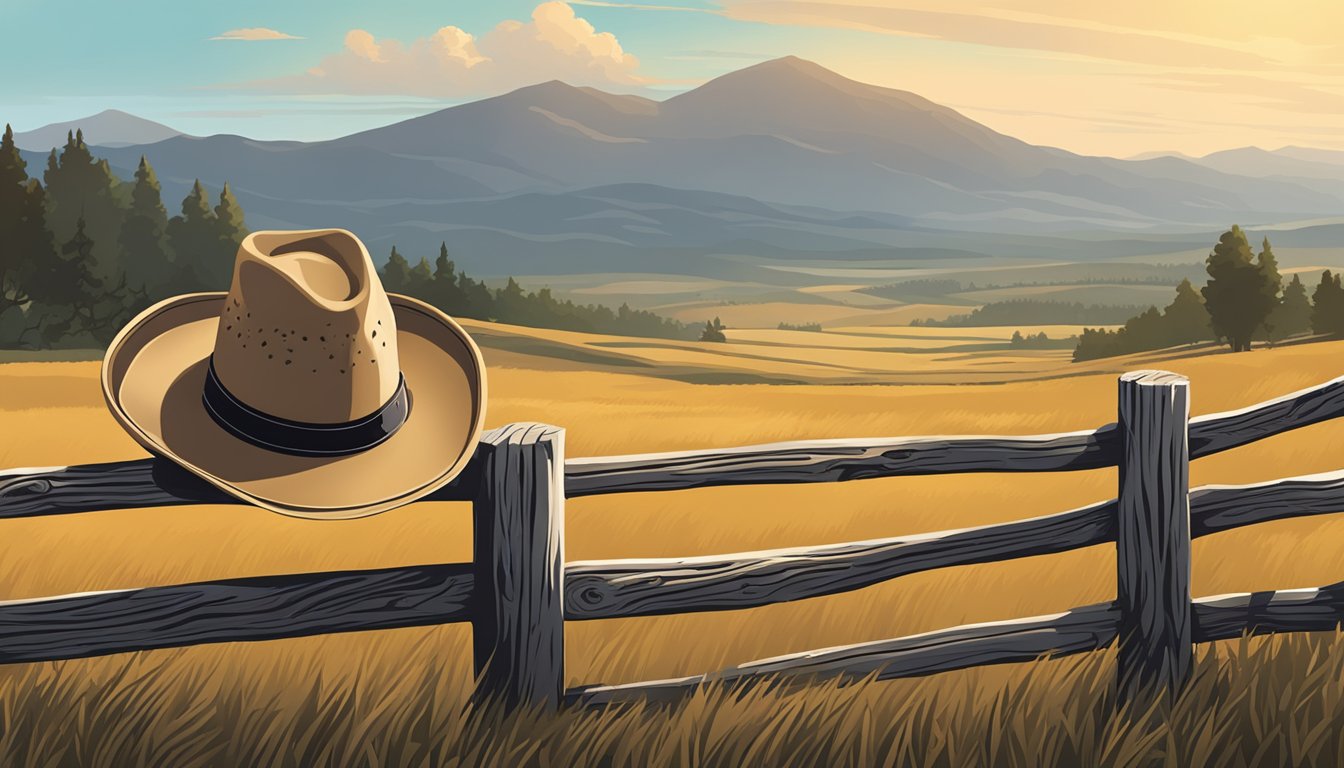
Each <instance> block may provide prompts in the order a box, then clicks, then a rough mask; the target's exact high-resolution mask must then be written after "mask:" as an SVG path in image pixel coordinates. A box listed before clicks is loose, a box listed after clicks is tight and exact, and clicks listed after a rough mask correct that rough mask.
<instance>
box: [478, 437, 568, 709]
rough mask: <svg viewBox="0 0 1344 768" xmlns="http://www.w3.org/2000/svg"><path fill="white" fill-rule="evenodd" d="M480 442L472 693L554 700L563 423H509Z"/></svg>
mask: <svg viewBox="0 0 1344 768" xmlns="http://www.w3.org/2000/svg"><path fill="white" fill-rule="evenodd" d="M481 445H482V450H481V452H480V453H479V455H478V458H479V460H480V469H479V471H480V479H479V488H478V491H477V496H476V499H475V500H474V502H473V504H472V509H473V516H474V520H475V526H474V527H475V535H474V549H475V555H474V558H473V559H474V561H475V573H476V585H477V588H478V592H477V596H478V600H477V603H476V609H475V611H474V615H473V630H474V632H473V646H474V657H475V666H476V674H477V684H476V700H477V701H478V702H485V703H490V704H498V705H502V706H504V707H508V708H514V707H519V706H540V707H543V708H554V707H557V706H559V703H560V699H561V696H562V695H563V694H564V674H565V672H564V670H565V642H564V638H565V630H564V589H563V586H564V556H565V548H564V541H565V539H564V531H565V489H564V473H563V467H564V461H565V431H564V430H563V429H559V428H557V427H551V426H547V425H545V424H510V425H508V426H506V427H500V428H499V429H496V430H494V431H492V432H490V433H488V434H486V435H485V437H484V438H483V439H482V441H481Z"/></svg>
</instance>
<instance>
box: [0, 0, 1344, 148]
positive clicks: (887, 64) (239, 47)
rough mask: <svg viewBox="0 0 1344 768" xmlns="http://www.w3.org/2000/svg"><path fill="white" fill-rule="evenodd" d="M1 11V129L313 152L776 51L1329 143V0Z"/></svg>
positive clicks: (718, 67)
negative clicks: (79, 124) (491, 103)
mask: <svg viewBox="0 0 1344 768" xmlns="http://www.w3.org/2000/svg"><path fill="white" fill-rule="evenodd" d="M128 7H132V8H134V10H128ZM318 9H320V10H318ZM0 18H4V19H5V21H6V24H5V26H6V27H8V28H10V29H18V30H23V31H24V33H25V34H22V35H8V36H7V40H6V44H5V45H4V46H0V73H2V74H0V121H7V122H11V123H13V124H14V126H15V128H16V129H17V130H29V129H32V128H36V127H38V126H40V125H43V124H46V123H50V122H57V121H63V120H70V119H74V118H77V117H81V116H84V115H87V114H90V113H93V112H97V111H100V110H102V109H107V108H117V109H122V110H125V111H128V112H132V113H135V114H138V115H141V116H143V117H147V118H150V119H153V120H158V121H160V122H163V123H166V124H168V125H171V126H173V127H174V128H177V129H179V130H183V131H186V132H188V133H194V134H202V135H205V134H212V133H238V134H243V135H247V136H252V137H256V138H266V139H282V138H283V139H305V140H307V139H318V138H328V137H333V136H337V135H342V134H345V133H350V132H353V131H356V130H361V129H364V128H369V127H373V126H376V125H382V124H386V123H389V122H394V121H396V120H400V119H404V118H407V117H411V116H414V115H418V114H423V113H425V112H428V111H431V110H434V109H438V108H442V107H444V106H447V105H451V104H456V103H461V102H463V101H468V100H472V99H475V98H480V97H483V96H490V95H494V94H497V93H500V92H502V91H506V90H510V89H512V88H516V87H519V86H522V85H527V84H530V83H534V82H540V81H543V80H549V79H561V80H566V81H568V82H571V83H573V84H576V85H593V86H597V87H601V88H605V89H608V90H612V91H617V92H626V93H641V94H644V95H648V96H652V97H654V98H663V97H665V96H667V95H671V94H673V93H676V92H679V91H682V90H685V89H687V88H691V87H694V86H695V85H696V84H698V83H700V82H703V81H705V80H706V79H709V78H711V77H714V76H716V75H718V74H722V73H724V72H727V71H730V70H733V69H738V68H740V67H743V66H746V65H749V64H752V63H755V62H757V61H762V60H765V59H769V58H774V57H777V56H783V55H787V54H793V55H798V56H802V57H804V58H808V59H812V60H814V61H816V62H818V63H820V64H822V65H824V66H826V67H829V68H831V69H834V70H836V71H838V72H840V73H841V74H843V75H846V76H848V77H852V78H854V79H857V80H862V81H865V82H871V83H876V84H880V85H885V86H890V87H894V88H901V89H904V90H909V91H914V92H916V93H919V94H920V95H922V96H925V97H927V98H930V99H932V100H934V101H937V102H940V103H942V104H946V105H948V106H951V107H953V108H955V109H957V110H959V111H961V112H963V113H965V114H966V115H968V116H970V117H972V118H974V119H976V120H979V121H981V122H983V123H985V124H987V125H989V126H990V127H992V128H995V129H997V130H999V131H1002V132H1004V133H1008V134H1011V135H1013V136H1017V137H1019V138H1022V139H1024V140H1027V141H1030V142H1032V143H1036V144H1047V145H1052V146H1059V147H1063V148H1066V149H1070V150H1073V151H1076V152H1083V153H1087V154H1103V155H1113V156H1120V157H1124V156H1130V155H1134V154H1138V153H1144V152H1151V151H1168V150H1170V151H1180V152H1185V153H1189V154H1197V155H1202V154H1205V153H1208V152H1211V151H1216V150H1220V149H1228V148H1232V147H1239V146H1246V145H1258V146H1262V147H1265V148H1269V149H1273V148H1277V147H1281V146H1284V145H1302V146H1316V147H1331V148H1344V35H1341V32H1342V31H1344V3H1341V2H1339V1H1338V0H1288V1H1287V2H1280V3H1265V2H1263V0H1259V1H1258V2H1245V1H1244V0H1225V1H1223V2H1216V1H1215V0H1133V2H1129V3H1116V2H1114V1H1113V0H1105V1H1102V0H988V1H985V2H974V1H972V0H890V1H888V2H877V1H876V0H868V2H859V1H849V2H844V1H840V0H648V2H620V1H616V0H612V1H611V2H607V1H605V0H571V1H570V2H569V3H563V2H544V3H541V4H538V3H537V1H536V0H531V1H530V2H515V1H513V0H495V1H492V2H470V3H469V2H453V1H452V0H449V1H448V2H444V0H435V1H433V2H431V1H430V0H413V1H412V2H401V3H395V4H393V3H368V2H353V0H328V1H327V2H323V3H322V4H320V5H319V4H311V3H283V2H277V1H276V0H269V1H268V2H256V1H255V0H240V1H236V2H230V3H184V2H181V1H180V0H147V1H144V2H137V3H134V4H121V3H107V2H102V1H101V0H68V1H67V2H60V3H58V2H50V0H6V1H5V2H3V3H0Z"/></svg>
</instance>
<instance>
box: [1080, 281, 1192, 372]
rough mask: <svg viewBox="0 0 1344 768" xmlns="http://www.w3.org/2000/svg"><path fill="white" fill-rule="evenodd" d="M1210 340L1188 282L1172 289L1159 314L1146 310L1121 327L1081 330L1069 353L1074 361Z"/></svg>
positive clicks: (1182, 282) (1155, 309)
mask: <svg viewBox="0 0 1344 768" xmlns="http://www.w3.org/2000/svg"><path fill="white" fill-rule="evenodd" d="M1211 338H1213V330H1212V328H1211V327H1210V325H1209V313H1208V311H1207V310H1205V308H1204V299H1203V298H1202V297H1201V296H1200V294H1199V292H1198V291H1196V290H1195V287H1194V286H1193V285H1191V284H1190V281H1189V280H1182V281H1181V284H1180V285H1179V286H1177V287H1176V298H1175V299H1173V300H1172V302H1171V304H1169V305H1167V308H1166V309H1165V310H1162V311H1160V312H1159V311H1158V309H1157V307H1149V308H1148V309H1146V310H1144V311H1143V312H1142V313H1140V314H1138V315H1135V316H1134V317H1131V318H1130V319H1128V320H1126V321H1125V324H1124V327H1122V328H1119V329H1118V330H1114V331H1110V330H1106V329H1105V328H1084V329H1083V332H1082V334H1081V335H1080V336H1079V337H1078V346H1077V347H1075V348H1074V350H1073V360H1074V362H1081V361H1083V360H1095V359H1097V358H1101V357H1114V356H1116V355H1128V354H1132V353H1134V352H1143V351H1146V350H1150V349H1162V348H1163V347H1173V346H1178V345H1181V344H1195V343H1197V342H1200V341H1206V340H1208V339H1211Z"/></svg>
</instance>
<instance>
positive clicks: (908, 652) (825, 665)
mask: <svg viewBox="0 0 1344 768" xmlns="http://www.w3.org/2000/svg"><path fill="white" fill-rule="evenodd" d="M1192 608H1193V613H1192V615H1193V630H1194V631H1193V638H1192V639H1193V642H1201V643H1204V642H1211V641H1215V640H1231V639H1235V638H1238V637H1241V636H1242V635H1245V634H1253V635H1260V634H1271V633H1276V632H1318V631H1320V632H1328V631H1333V630H1335V629H1337V628H1338V627H1339V626H1340V625H1341V624H1342V623H1344V582H1339V583H1336V584H1331V585H1330V586H1326V587H1320V588H1314V589H1290V590H1278V591H1276V592H1255V593H1250V594H1232V595H1216V596H1213V597H1202V598H1199V599H1197V600H1195V601H1193V603H1192ZM1119 623H1120V609H1119V607H1118V606H1117V605H1116V603H1114V602H1108V603H1099V604H1096V605H1089V606H1083V607H1081V608H1074V609H1072V610H1070V611H1067V612H1065V613H1059V614H1053V615H1049V616H1036V617H1032V618H1027V619H1015V620H1012V621H1001V622H992V623H987V624H969V625H965V626H960V627H952V628H950V629H941V630H937V631H934V632H926V633H924V634H920V635H911V636H909V637H901V638H896V639H893V640H880V641H876V642H871V643H857V644H854V645H847V646H841V647H838V648H826V649H821V650H816V651H807V652H804V653H795V654H789V655H787V656H778V657H775V658H772V659H763V660H761V661H755V662H751V663H748V664H743V665H740V666H736V667H730V668H728V669H725V670H722V671H720V672H714V673H710V674H705V675H693V676H690V677H681V678H675V679H669V680H655V681H651V682H642V683H627V684H623V685H586V686H580V687H577V688H571V689H570V690H568V691H566V693H565V699H566V701H567V702H568V703H570V704H574V705H578V706H604V705H608V704H615V703H620V702H626V701H635V700H639V699H647V700H650V701H673V700H676V699H678V698H680V697H682V696H685V695H686V694H688V693H691V692H693V691H694V690H695V689H696V688H698V687H699V686H701V685H704V684H706V683H711V682H724V683H729V684H734V683H744V682H767V681H769V682H770V683H771V684H778V683H780V682H783V683H785V684H804V683H807V682H810V681H814V680H817V679H819V678H822V679H824V678H835V677H839V678H850V679H857V678H864V677H867V676H870V675H871V676H872V677H873V678H875V679H878V680H885V679H892V678H898V677H916V676H920V675H928V674H934V673H938V672H947V671H950V670H953V669H964V668H967V667H972V666H984V665H987V664H1003V663H1012V662H1024V661H1035V660H1036V659H1039V658H1041V657H1043V656H1050V657H1060V656H1066V655H1070V654H1074V653H1084V652H1087V651H1092V650H1099V649H1101V648H1105V647H1107V646H1109V645H1110V644H1111V643H1112V642H1114V641H1115V639H1116V636H1117V632H1118V629H1119Z"/></svg>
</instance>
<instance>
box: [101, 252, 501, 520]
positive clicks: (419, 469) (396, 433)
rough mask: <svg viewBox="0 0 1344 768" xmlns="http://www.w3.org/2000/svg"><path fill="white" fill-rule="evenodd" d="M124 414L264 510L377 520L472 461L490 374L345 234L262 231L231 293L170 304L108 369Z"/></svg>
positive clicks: (117, 412) (431, 311)
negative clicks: (384, 279)
mask: <svg viewBox="0 0 1344 768" xmlns="http://www.w3.org/2000/svg"><path fill="white" fill-rule="evenodd" d="M102 378H103V396H104V397H105V398H106V399H107V404H108V407H109V408H111V410H112V415H113V416H115V417H116V419H117V421H119V422H120V423H121V425H122V426H123V427H125V428H126V430H127V431H128V432H130V433H131V436H132V437H134V438H135V439H136V440H137V441H138V442H139V443H140V444H141V445H143V446H144V447H145V448H147V449H149V451H150V452H152V453H154V454H157V455H159V456H163V457H165V458H167V459H170V460H172V461H173V462H175V463H177V464H179V465H181V466H182V467H184V468H186V469H188V470H190V471H191V472H194V473H195V474H197V475H200V476H201V477H202V478H204V479H205V480H207V481H209V482H210V483H213V484H214V485H216V486H218V487H219V488H221V489H223V490H224V491H226V492H228V493H230V494H232V495H234V496H237V497H238V498H240V499H242V500H244V501H247V502H250V503H252V504H256V505H257V506H260V507H264V508H266V509H269V510H272V511H275V512H280V513H283V514H286V515H294V516H297V517H310V518H348V517H361V516H364V515H371V514H374V513H377V512H383V511H385V510H388V509H392V508H393V507H397V506H400V505H402V504H406V503H409V502H412V501H415V500H416V499H418V498H421V497H423V496H425V495H426V494H429V493H431V492H433V491H434V490H436V489H438V488H440V487H442V486H444V485H446V484H447V483H448V482H449V481H450V480H452V479H453V478H454V477H456V476H457V474H458V473H459V472H460V471H461V470H462V468H463V466H465V465H466V463H467V461H468V460H469V459H470V458H471V455H472V452H473V450H474V449H475V447H476V442H477V440H478V439H479V437H480V432H481V424H482V422H483V421H484V418H485V365H484V363H483V362H482V360H481V353H480V350H479V349H477V347H476V344H475V343H474V342H473V341H472V340H471V337H469V336H468V335H467V334H466V332H465V331H463V330H462V328H461V327H460V326H458V324H457V323H455V322H453V320H452V318H450V317H448V316H447V315H445V314H444V313H442V312H440V311H439V310H437V309H435V308H433V307H431V306H429V305H427V304H425V303H423V302H420V301H416V300H415V299H411V298H407V297H405V296H398V295H388V294H387V293H385V292H384V291H383V286H382V284H381V283H379V281H378V273H377V272H376V271H375V269H374V266H373V262H372V260H370V258H369V252H368V251H367V250H366V249H365V248H364V244H363V243H361V242H360V241H359V239H358V238H356V237H355V236H354V235H353V234H351V233H350V232H347V231H345V230H342V229H322V230H312V231H306V232H254V233H252V234H251V235H249V236H248V237H247V238H246V239H244V240H243V242H242V245H241V246H239V248H238V258H237V261H236V263H235V264H234V268H233V285H232V287H231V288H230V289H229V292H228V293H193V294H187V295H185V296H177V297H174V298H171V299H167V300H165V301H162V302H159V303H158V304H155V305H154V306H152V307H150V308H149V309H147V310H145V311H144V312H142V313H140V315H139V316H138V317H136V318H135V319H134V320H132V321H131V322H130V323H129V324H127V326H126V327H125V328H123V329H122V330H121V332H120V333H118V334H117V337H116V338H115V339H113V341H112V345H111V346H110V347H109V348H108V350H107V356H106V357H105V358H104V360H103V375H102Z"/></svg>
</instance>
